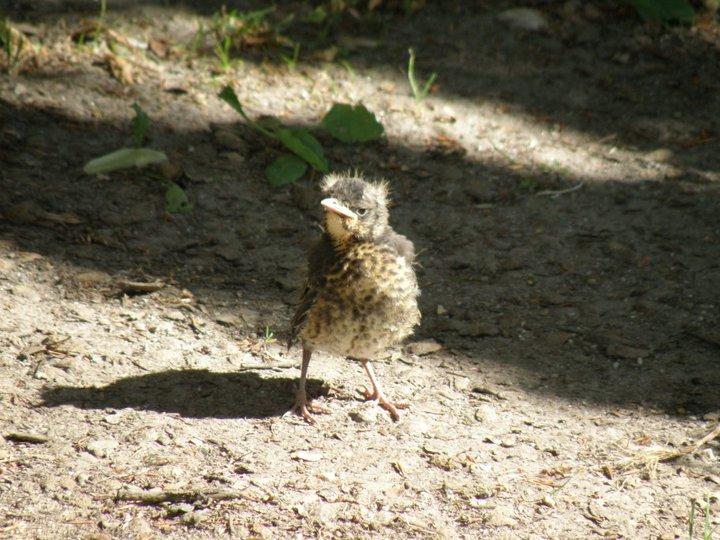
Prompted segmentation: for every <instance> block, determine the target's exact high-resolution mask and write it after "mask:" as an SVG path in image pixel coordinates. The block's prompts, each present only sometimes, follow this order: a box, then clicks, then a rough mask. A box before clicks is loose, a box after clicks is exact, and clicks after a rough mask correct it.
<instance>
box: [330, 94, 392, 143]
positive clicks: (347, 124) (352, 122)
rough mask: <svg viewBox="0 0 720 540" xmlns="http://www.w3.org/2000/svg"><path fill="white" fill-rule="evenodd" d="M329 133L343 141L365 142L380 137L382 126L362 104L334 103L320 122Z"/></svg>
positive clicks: (382, 130)
mask: <svg viewBox="0 0 720 540" xmlns="http://www.w3.org/2000/svg"><path fill="white" fill-rule="evenodd" d="M321 125H322V127H324V128H325V129H326V130H328V132H329V133H330V135H332V136H333V137H335V138H336V139H338V140H340V141H342V142H344V143H353V142H367V141H372V140H373V139H377V138H378V137H380V136H381V135H382V134H383V132H384V128H383V126H382V124H381V123H380V122H378V121H377V119H376V118H375V115H374V114H373V113H371V112H370V111H368V110H367V109H366V108H365V106H364V105H362V104H361V105H356V106H355V107H353V106H352V105H349V104H347V103H335V104H334V105H333V106H332V108H331V109H330V110H329V111H328V113H327V114H326V115H325V118H323V119H322V123H321Z"/></svg>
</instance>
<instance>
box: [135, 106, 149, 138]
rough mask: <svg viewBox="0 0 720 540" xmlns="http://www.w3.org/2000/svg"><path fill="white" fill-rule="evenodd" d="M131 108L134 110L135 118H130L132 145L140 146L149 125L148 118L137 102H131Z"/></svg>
mask: <svg viewBox="0 0 720 540" xmlns="http://www.w3.org/2000/svg"><path fill="white" fill-rule="evenodd" d="M132 108H133V109H134V110H135V118H133V119H132V138H133V146H134V147H135V148H140V147H141V146H142V144H143V142H144V141H145V135H146V134H147V130H148V128H149V127H150V118H148V115H147V114H145V111H143V110H142V108H141V107H140V105H138V104H137V102H135V103H133V104H132Z"/></svg>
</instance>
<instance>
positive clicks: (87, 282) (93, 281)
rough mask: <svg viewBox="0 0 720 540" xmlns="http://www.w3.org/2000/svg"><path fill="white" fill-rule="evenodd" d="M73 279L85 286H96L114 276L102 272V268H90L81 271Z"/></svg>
mask: <svg viewBox="0 0 720 540" xmlns="http://www.w3.org/2000/svg"><path fill="white" fill-rule="evenodd" d="M73 279H74V280H75V281H76V282H77V283H78V284H79V285H82V286H83V287H94V286H95V285H100V284H102V283H107V282H108V281H110V280H111V279H112V278H111V277H110V274H107V273H106V272H101V271H100V270H88V271H86V272H80V273H78V274H75V275H74V276H73Z"/></svg>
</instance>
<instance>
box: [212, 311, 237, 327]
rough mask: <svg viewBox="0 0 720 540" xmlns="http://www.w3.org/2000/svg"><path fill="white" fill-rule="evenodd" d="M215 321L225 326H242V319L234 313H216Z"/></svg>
mask: <svg viewBox="0 0 720 540" xmlns="http://www.w3.org/2000/svg"><path fill="white" fill-rule="evenodd" d="M215 320H216V321H217V322H219V323H220V324H222V325H224V326H238V325H239V324H240V317H238V316H237V315H235V314H234V313H227V312H220V313H216V314H215Z"/></svg>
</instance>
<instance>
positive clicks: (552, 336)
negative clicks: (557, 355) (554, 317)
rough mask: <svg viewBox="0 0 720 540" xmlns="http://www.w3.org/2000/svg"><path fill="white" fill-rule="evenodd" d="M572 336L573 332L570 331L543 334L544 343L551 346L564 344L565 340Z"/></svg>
mask: <svg viewBox="0 0 720 540" xmlns="http://www.w3.org/2000/svg"><path fill="white" fill-rule="evenodd" d="M573 336H574V334H571V333H570V332H562V331H558V332H550V333H549V334H548V335H547V336H545V343H547V344H548V345H550V346H551V347H559V346H560V345H565V343H567V341H568V340H569V339H570V338H572V337H573Z"/></svg>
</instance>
